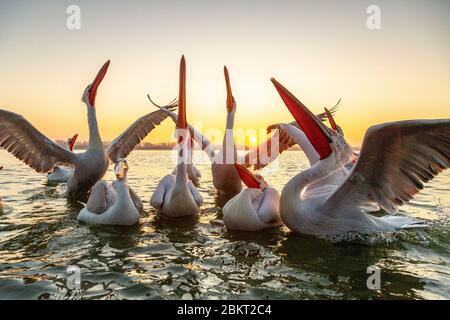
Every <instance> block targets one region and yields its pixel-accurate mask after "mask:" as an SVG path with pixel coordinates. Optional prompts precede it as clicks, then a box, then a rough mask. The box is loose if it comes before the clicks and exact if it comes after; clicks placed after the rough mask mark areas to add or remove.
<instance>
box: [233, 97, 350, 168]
mask: <svg viewBox="0 0 450 320" xmlns="http://www.w3.org/2000/svg"><path fill="white" fill-rule="evenodd" d="M340 102H341V99H339V101H338V102H337V103H336V104H335V105H334V106H333V107H332V108H331V109H330V110H328V109H327V108H325V112H322V113H319V114H317V115H316V117H317V119H318V120H319V121H325V120H326V119H328V121H329V122H330V124H331V125H332V126H335V129H336V130H337V131H338V132H340V133H341V134H342V135H343V131H342V129H341V127H339V126H337V125H336V122H335V121H334V119H333V114H334V113H336V111H337V109H338V107H339V104H340ZM289 124H290V125H292V126H294V127H297V128H298V129H300V130H301V128H300V127H299V125H298V124H297V122H295V121H293V122H290V123H289ZM272 131H273V132H274V134H273V136H272V137H270V138H268V139H267V140H265V141H263V142H261V143H260V144H259V145H258V146H256V147H254V148H251V149H250V151H249V152H247V153H246V154H245V156H244V160H243V161H242V162H243V164H244V165H245V166H246V167H253V169H254V170H260V169H262V168H264V167H265V166H267V165H269V164H270V163H271V162H272V161H274V160H275V159H276V158H278V156H279V155H280V154H281V153H283V152H284V151H286V150H288V149H289V148H291V147H293V146H294V145H295V144H296V143H295V141H294V140H293V139H292V138H291V137H290V136H289V135H288V134H287V133H286V132H285V131H284V130H283V126H281V125H280V124H272V125H269V126H268V127H267V133H270V132H272ZM273 142H275V143H278V148H276V149H274V150H272V143H273ZM261 156H262V158H261Z"/></svg>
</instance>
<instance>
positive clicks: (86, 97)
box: [81, 60, 110, 107]
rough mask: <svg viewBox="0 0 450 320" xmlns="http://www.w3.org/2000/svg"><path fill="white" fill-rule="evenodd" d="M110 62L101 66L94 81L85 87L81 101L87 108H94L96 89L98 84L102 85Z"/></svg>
mask: <svg viewBox="0 0 450 320" xmlns="http://www.w3.org/2000/svg"><path fill="white" fill-rule="evenodd" d="M109 63H110V61H109V60H108V61H106V63H105V64H104V65H103V66H102V68H101V69H100V71H99V72H98V74H97V76H96V77H95V79H94V81H93V82H92V83H91V84H90V85H88V86H87V87H86V89H85V90H84V93H83V97H82V98H81V100H82V101H83V102H84V103H86V104H87V105H88V106H91V107H94V106H95V98H96V96H97V89H98V86H99V85H100V83H102V80H103V78H104V77H105V75H106V71H108V67H109Z"/></svg>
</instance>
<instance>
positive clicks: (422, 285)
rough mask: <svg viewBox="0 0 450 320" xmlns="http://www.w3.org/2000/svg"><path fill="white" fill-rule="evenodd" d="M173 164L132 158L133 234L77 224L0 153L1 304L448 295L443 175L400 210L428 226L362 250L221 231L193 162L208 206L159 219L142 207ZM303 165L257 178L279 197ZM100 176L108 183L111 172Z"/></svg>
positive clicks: (285, 163)
mask: <svg viewBox="0 0 450 320" xmlns="http://www.w3.org/2000/svg"><path fill="white" fill-rule="evenodd" d="M169 158H170V154H169V153H168V152H165V151H161V152H145V151H142V152H140V151H139V152H135V153H133V154H132V155H131V156H130V161H131V162H132V163H133V164H134V165H133V170H132V171H130V185H131V186H132V187H133V188H134V189H135V190H136V192H137V193H138V194H139V195H140V196H141V198H142V199H143V201H144V206H145V211H144V213H143V215H142V217H141V221H140V223H139V224H138V225H136V226H133V227H113V226H90V225H87V224H84V223H79V222H77V220H76V217H77V214H78V212H79V211H80V210H81V208H82V205H81V204H80V203H78V202H71V201H68V200H67V199H66V198H65V197H64V192H65V186H64V185H57V186H55V185H47V184H46V183H45V176H43V175H39V174H35V173H33V172H32V171H31V170H29V169H28V168H27V167H26V166H24V165H22V164H19V163H17V161H16V160H15V159H13V158H11V157H10V156H9V155H8V154H6V153H4V152H3V151H0V162H1V163H2V164H4V165H5V167H7V168H10V169H9V170H10V171H9V174H8V176H6V175H4V174H0V186H1V189H0V193H1V196H2V198H3V209H0V297H2V298H19V299H26V298H30V299H62V298H65V299H67V298H71V299H78V298H86V299H90V298H96V299H167V298H172V299H174V298H185V299H191V298H199V299H202V298H263V299H264V298H274V299H291V298H293V299H304V298H311V299H315V298H324V299H331V298H338V299H346V298H350V299H351V298H363V299H367V298H399V299H402V298H449V294H448V286H449V285H450V280H449V279H450V277H449V275H450V269H449V267H448V266H449V263H450V253H449V250H448V248H449V247H450V246H449V244H450V243H449V242H450V241H449V238H448V232H449V227H448V224H446V222H445V221H448V213H449V212H448V208H449V195H448V191H447V188H446V186H448V183H449V182H450V175H449V174H446V175H443V176H439V177H438V178H439V179H436V182H435V183H433V184H431V185H429V186H428V187H427V188H426V190H424V191H425V192H424V193H423V194H422V195H420V196H419V197H418V198H417V199H416V201H414V202H413V203H412V204H410V205H407V206H405V207H403V208H402V210H403V212H406V213H408V214H411V215H413V216H416V217H422V218H427V219H428V220H430V222H431V225H432V227H431V228H429V229H427V230H413V231H408V232H403V233H399V234H397V235H396V236H395V239H391V240H390V241H385V242H383V243H381V244H377V245H367V244H365V243H364V242H361V241H353V242H346V243H333V242H331V241H329V240H324V239H317V238H314V237H308V236H302V235H297V234H295V233H292V232H290V231H289V230H288V229H286V228H284V227H282V228H277V229H272V230H265V231H263V232H239V231H227V230H226V228H225V227H224V225H223V221H222V211H221V210H220V205H222V204H223V203H224V202H226V199H220V197H217V196H216V193H215V192H214V191H213V189H212V187H211V186H212V181H211V180H212V179H211V173H210V165H209V164H200V165H199V168H200V170H201V172H202V175H203V177H202V181H201V185H200V188H199V190H200V192H201V193H202V196H203V197H204V206H203V207H202V210H201V214H200V216H199V217H196V218H186V219H182V220H178V219H176V220H174V219H169V218H165V217H161V216H159V215H157V214H156V211H155V210H154V209H152V208H150V205H149V199H150V196H151V193H152V191H153V190H154V188H155V187H156V184H157V183H158V182H159V180H160V178H161V177H162V176H163V175H165V174H167V172H169V171H170V170H172V165H171V163H169V161H168V159H169ZM299 161H300V162H299ZM302 161H305V159H304V157H303V155H302V154H301V153H297V152H288V153H285V154H283V158H282V160H281V161H280V164H281V166H280V168H279V170H278V171H275V170H273V171H271V170H266V171H264V173H263V174H264V176H265V177H266V178H267V180H268V181H270V182H271V184H272V185H274V186H275V187H277V188H278V189H279V190H281V187H282V186H283V185H284V184H285V183H286V181H287V180H288V179H289V177H290V176H292V175H293V174H295V173H296V172H297V171H298V170H299V168H300V167H301V166H303V165H304V163H303V162H302ZM137 164H139V165H137ZM11 176H14V177H15V180H11V179H10V178H9V177H11ZM105 179H107V180H112V179H114V177H113V174H112V172H111V171H109V172H108V173H107V176H106V177H105ZM69 265H75V266H78V267H80V268H81V279H82V283H81V290H76V289H70V288H69V287H68V285H67V279H66V278H67V276H68V273H67V271H66V270H67V266H69ZM370 265H375V266H378V267H379V268H380V269H381V285H382V286H381V290H379V291H371V290H368V289H367V287H366V280H367V277H368V276H369V274H367V273H366V270H367V267H368V266H370Z"/></svg>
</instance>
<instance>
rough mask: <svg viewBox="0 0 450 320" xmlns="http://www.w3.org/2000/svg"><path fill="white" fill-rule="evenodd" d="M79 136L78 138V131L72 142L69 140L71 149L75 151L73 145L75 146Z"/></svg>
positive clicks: (71, 139)
mask: <svg viewBox="0 0 450 320" xmlns="http://www.w3.org/2000/svg"><path fill="white" fill-rule="evenodd" d="M77 138H78V133H77V134H76V135H74V136H73V137H72V138H70V142H69V148H70V151H73V147H74V146H75V142H77Z"/></svg>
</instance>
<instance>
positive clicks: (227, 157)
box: [149, 66, 242, 196]
mask: <svg viewBox="0 0 450 320" xmlns="http://www.w3.org/2000/svg"><path fill="white" fill-rule="evenodd" d="M224 75H225V84H226V89H227V102H226V107H227V121H226V130H225V135H224V138H223V141H222V146H221V147H220V149H219V151H218V152H217V153H216V152H215V150H214V147H213V146H212V145H211V143H210V142H209V140H208V139H207V138H206V137H204V136H203V135H202V134H201V133H199V132H198V131H196V130H195V129H194V128H193V127H192V126H191V125H189V124H187V126H188V129H189V132H190V135H191V136H193V137H194V141H196V142H197V143H199V144H200V146H201V148H202V150H203V151H205V152H206V154H207V155H208V157H209V159H210V160H211V172H212V177H213V185H214V187H215V188H216V190H217V191H218V193H219V194H221V195H224V196H234V195H236V194H238V193H239V192H240V191H241V189H242V183H241V179H240V178H239V175H238V173H237V171H236V169H235V167H234V162H235V161H236V159H237V153H236V146H235V144H234V133H233V128H234V118H235V114H236V101H235V99H234V97H233V94H232V91H231V85H230V77H229V74H228V69H227V67H226V66H224ZM149 100H150V102H152V103H153V104H154V105H155V106H157V107H159V108H162V107H160V106H158V105H157V104H155V103H154V102H153V101H152V100H151V99H150V97H149ZM165 111H166V112H167V113H168V114H169V115H170V117H171V118H172V120H173V121H174V122H175V123H177V122H178V115H177V114H176V113H175V112H173V111H170V110H165ZM227 150H228V151H227ZM188 168H189V167H188ZM192 169H193V170H195V168H194V167H193V168H192ZM190 175H191V176H193V177H194V176H195V174H190ZM192 180H193V181H195V177H194V178H193V179H192Z"/></svg>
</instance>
